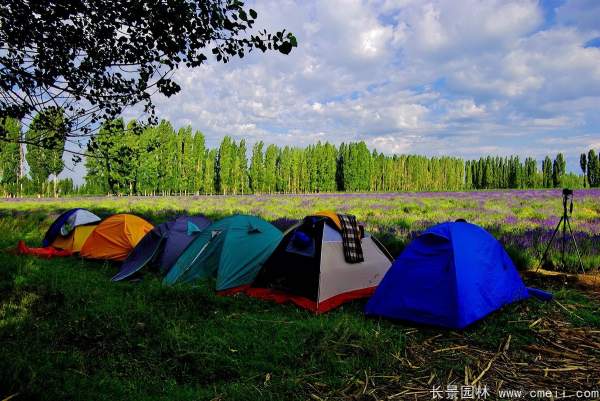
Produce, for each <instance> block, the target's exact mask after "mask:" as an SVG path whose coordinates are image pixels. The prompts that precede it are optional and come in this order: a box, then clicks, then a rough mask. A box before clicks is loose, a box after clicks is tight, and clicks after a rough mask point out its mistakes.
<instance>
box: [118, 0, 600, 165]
mask: <svg viewBox="0 0 600 401" xmlns="http://www.w3.org/2000/svg"><path fill="white" fill-rule="evenodd" d="M248 4H249V5H250V6H251V7H253V8H255V9H256V10H257V11H258V14H259V17H258V20H257V24H256V27H257V28H263V27H265V28H267V29H271V30H279V29H281V28H286V29H288V30H290V31H292V32H294V33H295V34H296V36H297V38H298V42H299V47H298V48H297V49H295V50H294V51H293V52H292V54H290V55H288V56H284V55H279V54H275V53H267V54H253V55H251V56H250V57H245V58H244V59H242V60H234V61H233V62H231V63H229V64H227V65H223V64H221V63H217V62H215V61H211V62H209V63H208V64H206V65H205V66H202V67H200V68H197V69H194V70H188V69H182V70H180V71H178V72H177V74H176V77H177V79H178V80H179V83H180V84H181V86H182V88H183V90H182V91H181V93H179V94H178V95H176V96H173V97H171V98H169V99H165V98H159V99H157V102H156V103H157V106H158V107H157V110H158V113H159V116H160V117H162V118H167V119H169V120H171V121H172V122H173V123H174V125H175V126H176V127H180V126H183V125H187V124H191V125H192V126H193V127H194V129H198V130H200V131H202V132H203V133H204V134H205V135H206V137H207V141H208V144H209V145H211V146H216V145H217V143H218V141H219V140H220V139H221V138H222V137H223V135H232V136H233V137H235V138H236V139H240V138H246V140H247V141H248V142H250V143H252V142H254V141H257V140H263V141H265V142H267V143H276V144H279V145H285V144H290V145H299V146H304V145H307V144H309V143H314V142H316V141H318V140H322V141H324V140H327V141H330V142H333V143H336V144H339V143H340V142H342V141H355V140H364V141H366V142H367V144H368V145H369V146H371V147H374V148H377V149H378V150H380V151H383V152H386V153H418V154H425V155H456V156H461V157H466V158H475V157H479V156H481V155H487V154H494V155H496V154H497V155H509V154H518V155H521V156H523V157H525V156H533V157H535V158H537V159H541V158H542V157H543V156H544V155H546V154H552V155H555V154H556V153H557V152H559V151H563V152H564V153H566V155H567V160H568V162H569V169H570V170H572V171H579V169H578V167H577V166H578V155H579V153H581V152H582V151H586V150H587V149H589V148H590V147H594V148H596V149H600V115H599V114H600V113H598V111H599V108H600V107H599V106H600V1H599V0H578V1H572V0H568V1H559V0H551V1H550V0H549V1H529V0H519V1H511V0H496V1H486V0H446V1H423V0H365V1H359V0H323V1H304V0H298V1H293V0H264V1H262V0H255V1H252V2H249V3H248ZM131 116H134V115H133V114H131V115H128V116H127V117H131Z"/></svg>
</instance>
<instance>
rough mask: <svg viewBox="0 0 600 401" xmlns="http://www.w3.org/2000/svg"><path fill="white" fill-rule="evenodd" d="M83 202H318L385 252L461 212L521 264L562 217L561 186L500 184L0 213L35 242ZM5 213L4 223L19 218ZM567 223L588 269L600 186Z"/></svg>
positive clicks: (266, 209) (11, 204)
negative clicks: (23, 222) (349, 218)
mask: <svg viewBox="0 0 600 401" xmlns="http://www.w3.org/2000/svg"><path fill="white" fill-rule="evenodd" d="M71 207H86V208H89V209H91V210H93V211H94V212H96V213H98V214H100V215H109V214H113V213H120V212H128V213H135V214H139V215H141V216H144V217H146V218H147V219H149V220H150V221H152V222H153V223H158V222H161V221H164V220H166V219H168V218H170V217H172V216H173V215H177V214H181V213H190V214H205V215H207V216H209V217H211V218H220V217H224V216H227V215H231V214H235V213H244V214H253V215H258V216H261V217H263V218H265V219H266V220H269V221H271V222H272V223H274V224H275V225H276V226H278V227H279V228H281V229H285V228H287V227H289V226H290V225H291V224H293V223H294V222H296V221H297V220H298V219H301V218H302V217H303V216H305V215H306V214H310V213H311V212H315V211H318V210H323V209H332V210H336V211H338V212H342V213H351V214H354V215H356V216H357V217H358V219H359V220H360V221H361V222H363V223H364V224H365V225H366V227H367V229H368V230H370V231H371V232H372V233H374V234H376V235H377V236H379V238H380V239H381V240H382V242H384V243H385V244H386V245H387V246H388V248H389V249H390V251H391V253H392V254H393V255H394V256H397V255H398V254H399V253H400V252H401V250H402V248H403V247H404V246H405V245H406V244H407V243H408V242H409V241H410V240H411V238H414V236H416V235H418V234H419V233H420V232H421V231H423V230H424V229H426V228H427V227H429V226H431V225H433V224H435V223H438V222H442V221H448V220H456V219H457V218H464V219H466V220H468V221H470V222H473V223H475V224H479V225H481V226H483V227H485V228H486V229H487V230H489V231H490V232H491V233H493V234H494V235H495V236H496V238H498V239H499V240H500V241H501V242H502V243H503V244H504V245H505V246H506V248H507V250H508V252H509V253H510V255H511V256H512V258H513V260H514V261H515V263H516V264H517V265H518V266H519V268H521V269H528V268H536V267H537V266H538V264H539V261H540V256H541V254H542V253H543V250H544V246H545V244H546V243H547V242H548V241H549V239H550V237H551V235H552V232H553V231H554V228H555V227H556V224H557V223H558V221H559V219H560V216H561V215H562V196H561V191H560V190H520V191H519V190H509V191H507V190H503V191H478V192H420V193H356V194H347V193H346V194H339V193H334V194H316V195H252V196H200V197H101V198H89V197H84V198H67V199H60V200H54V199H37V200H20V201H10V200H6V201H3V202H2V203H0V213H2V215H5V216H6V215H14V216H17V215H23V214H25V215H28V216H29V215H31V214H32V213H33V214H34V215H37V218H38V219H39V220H41V221H40V226H39V237H36V235H37V234H36V231H35V230H34V231H33V232H29V233H24V234H25V235H28V236H30V238H26V239H28V240H30V241H32V242H35V241H37V240H39V238H41V235H42V234H43V233H42V231H43V230H44V229H45V227H47V225H48V224H49V223H50V222H51V221H52V219H53V218H54V217H55V216H56V215H57V214H58V213H60V212H61V211H62V210H64V209H67V208H71ZM18 221H19V219H17V220H12V219H11V220H10V221H9V220H4V219H3V223H0V224H3V225H6V224H9V225H10V224H18ZM572 227H573V231H574V234H575V238H576V240H577V243H578V244H579V248H580V251H581V254H582V261H583V265H584V268H585V270H586V271H596V270H598V269H600V190H599V189H588V190H578V191H576V192H575V198H574V210H573V216H572ZM559 251H560V235H559V237H557V239H556V240H555V241H554V243H553V247H552V248H551V251H550V256H551V257H550V260H549V262H548V263H546V264H545V265H544V267H545V268H546V269H549V270H553V269H557V268H558V266H557V265H559V263H558V262H559V257H560V254H559ZM567 252H568V257H567V265H569V267H570V268H571V270H573V272H575V271H576V270H577V263H576V257H575V249H574V248H573V245H572V243H571V242H569V244H568V247H567Z"/></svg>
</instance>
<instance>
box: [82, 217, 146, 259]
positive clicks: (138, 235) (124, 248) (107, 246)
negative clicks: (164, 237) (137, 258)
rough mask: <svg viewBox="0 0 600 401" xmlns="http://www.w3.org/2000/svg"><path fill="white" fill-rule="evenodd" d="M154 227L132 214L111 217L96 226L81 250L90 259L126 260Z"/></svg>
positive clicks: (83, 255)
mask: <svg viewBox="0 0 600 401" xmlns="http://www.w3.org/2000/svg"><path fill="white" fill-rule="evenodd" d="M152 228H154V226H153V225H152V224H150V223H148V222H147V221H146V220H144V219H142V218H140V217H137V216H134V215H132V214H116V215H114V216H110V217H109V218H107V219H106V220H104V221H102V222H101V223H100V224H98V225H97V226H96V229H95V230H94V231H93V232H92V233H91V235H90V236H89V237H88V239H87V240H86V241H85V243H84V244H83V247H82V248H81V252H80V255H81V256H82V257H84V258H88V259H106V260H125V258H127V255H129V253H130V252H131V251H132V250H133V248H134V247H135V246H136V245H137V243H138V242H140V240H141V239H142V238H143V237H144V235H146V233H148V232H149V231H150V230H152Z"/></svg>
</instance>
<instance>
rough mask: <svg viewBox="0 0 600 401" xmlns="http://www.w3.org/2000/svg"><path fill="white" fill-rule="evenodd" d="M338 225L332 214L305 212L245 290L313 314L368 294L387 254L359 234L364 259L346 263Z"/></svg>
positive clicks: (382, 270)
mask: <svg viewBox="0 0 600 401" xmlns="http://www.w3.org/2000/svg"><path fill="white" fill-rule="evenodd" d="M331 216H335V218H332V217H331ZM340 230H341V226H340V223H339V219H338V218H337V215H335V213H332V212H319V213H318V216H308V217H306V218H305V219H304V220H303V222H302V223H301V224H299V225H297V226H296V227H293V228H292V229H290V230H288V231H287V233H286V235H285V236H284V238H283V240H282V241H281V243H280V244H279V246H278V247H277V249H276V250H275V252H274V253H273V255H272V256H271V257H270V258H269V259H268V260H267V261H266V262H265V265H264V267H263V268H262V270H261V271H260V273H259V274H258V276H257V278H256V281H255V282H254V283H253V285H252V287H251V288H249V289H247V290H246V293H247V294H248V295H250V296H254V297H257V298H263V299H270V300H274V301H276V302H280V303H282V302H288V301H291V302H293V303H295V304H297V305H298V306H300V307H303V308H306V309H309V310H311V311H313V312H315V313H323V312H327V311H329V310H331V309H333V308H336V307H338V306H340V305H341V304H343V303H344V302H348V301H351V300H354V299H358V298H365V297H368V296H370V295H371V294H372V293H373V291H375V288H376V287H377V285H378V284H379V282H380V281H381V279H382V278H383V276H384V275H385V273H386V272H387V271H388V269H389V268H390V266H391V264H392V257H391V256H390V255H389V252H388V251H387V250H386V249H385V248H384V247H383V245H381V244H380V243H379V242H378V241H377V240H376V239H375V238H374V237H373V236H371V235H370V234H369V233H365V235H364V237H363V238H362V239H361V247H362V252H363V258H364V261H362V262H360V263H348V262H347V261H346V259H345V258H344V249H343V241H342V235H341V232H340Z"/></svg>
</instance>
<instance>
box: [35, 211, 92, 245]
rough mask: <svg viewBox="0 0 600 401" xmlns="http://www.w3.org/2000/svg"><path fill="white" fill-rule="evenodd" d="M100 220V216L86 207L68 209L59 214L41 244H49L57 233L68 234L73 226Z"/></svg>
mask: <svg viewBox="0 0 600 401" xmlns="http://www.w3.org/2000/svg"><path fill="white" fill-rule="evenodd" d="M99 221H100V217H98V216H96V215H95V214H94V213H92V212H90V211H89V210H86V209H70V210H67V211H66V212H64V213H63V214H61V215H60V216H58V217H57V218H56V220H54V222H53V223H52V224H51V225H50V227H49V228H48V231H46V234H45V235H44V239H43V240H42V245H43V246H50V245H51V244H52V243H53V242H54V240H55V239H56V237H58V236H59V235H62V236H65V237H66V236H68V235H69V234H70V233H71V231H73V230H74V229H75V227H78V226H83V225H86V224H93V223H97V222H99Z"/></svg>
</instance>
